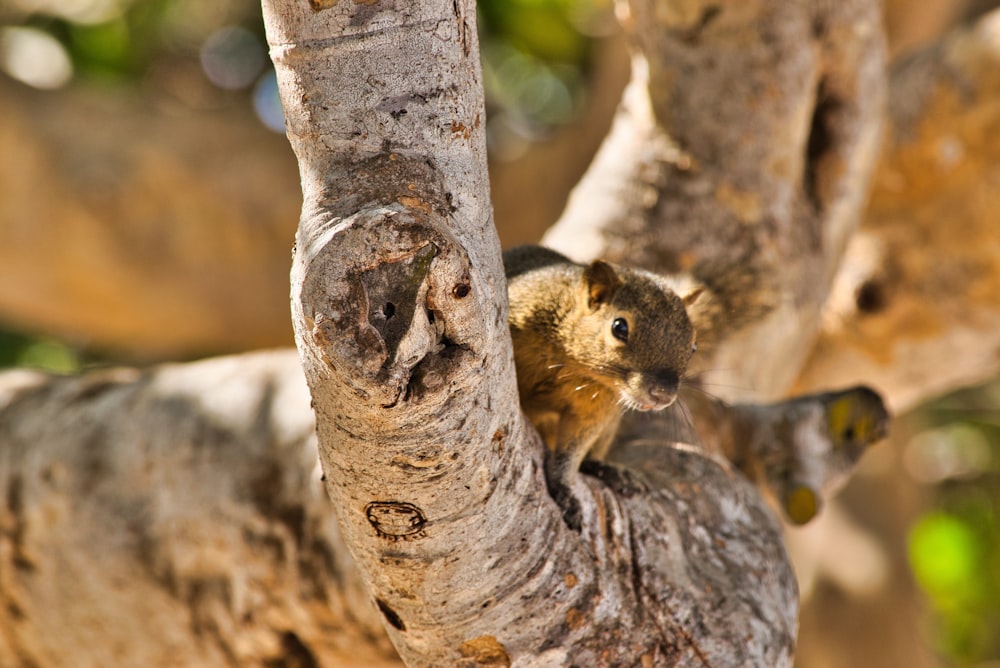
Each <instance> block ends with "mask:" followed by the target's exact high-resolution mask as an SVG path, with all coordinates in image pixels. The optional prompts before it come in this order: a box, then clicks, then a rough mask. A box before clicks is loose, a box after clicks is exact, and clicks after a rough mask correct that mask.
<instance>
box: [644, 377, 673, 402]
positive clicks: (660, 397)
mask: <svg viewBox="0 0 1000 668" xmlns="http://www.w3.org/2000/svg"><path fill="white" fill-rule="evenodd" d="M679 385H680V379H678V378H677V374H676V373H674V372H672V371H667V372H665V373H659V374H657V375H655V376H653V377H652V378H651V379H650V381H649V384H648V385H647V386H646V392H647V393H648V394H649V398H650V399H653V400H654V401H656V403H658V404H660V406H662V407H664V408H665V407H667V406H669V405H670V404H672V403H674V400H675V399H677V389H678V386H679Z"/></svg>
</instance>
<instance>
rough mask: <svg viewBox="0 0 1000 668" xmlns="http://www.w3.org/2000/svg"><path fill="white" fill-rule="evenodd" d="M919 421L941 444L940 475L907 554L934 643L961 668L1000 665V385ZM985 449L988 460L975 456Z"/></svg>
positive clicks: (954, 399) (954, 400) (962, 395)
mask: <svg viewBox="0 0 1000 668" xmlns="http://www.w3.org/2000/svg"><path fill="white" fill-rule="evenodd" d="M922 419H923V420H925V421H926V422H927V424H928V426H929V428H930V429H932V430H934V432H935V434H936V438H937V439H938V442H937V461H938V464H939V465H940V468H941V471H942V477H941V479H939V480H936V481H934V483H935V484H934V488H933V490H934V494H933V496H934V502H933V506H932V508H931V509H930V510H928V512H927V513H926V514H924V515H923V516H922V517H920V518H919V519H918V521H917V522H916V523H915V524H914V525H913V527H911V530H910V534H909V545H908V551H909V557H910V564H911V567H912V569H913V575H914V577H915V579H916V581H917V584H918V585H919V586H920V588H921V589H922V590H923V591H924V593H925V595H926V597H927V600H928V602H929V604H930V607H931V610H932V615H933V617H934V620H933V621H934V624H933V627H934V632H933V633H934V641H935V643H936V646H937V648H938V650H939V651H940V652H941V654H942V656H944V657H946V658H947V659H948V660H950V661H951V662H953V663H955V664H957V665H977V664H981V663H984V662H987V661H996V660H1000V518H998V513H1000V382H993V383H991V384H988V385H986V386H983V387H981V388H976V389H970V390H963V391H961V392H959V393H956V394H954V395H951V396H949V397H946V398H944V399H941V400H939V401H936V402H932V403H931V404H930V405H928V406H927V407H926V408H925V409H924V410H923V416H922ZM917 443H918V440H917V439H914V441H913V442H911V447H914V446H915V445H916V444H917ZM984 447H985V452H986V456H985V457H983V456H980V455H976V454H974V453H977V452H979V451H980V450H981V449H982V448H984ZM949 450H950V451H949ZM956 462H957V463H958V465H956ZM963 462H975V464H976V465H975V466H968V465H962V463H963Z"/></svg>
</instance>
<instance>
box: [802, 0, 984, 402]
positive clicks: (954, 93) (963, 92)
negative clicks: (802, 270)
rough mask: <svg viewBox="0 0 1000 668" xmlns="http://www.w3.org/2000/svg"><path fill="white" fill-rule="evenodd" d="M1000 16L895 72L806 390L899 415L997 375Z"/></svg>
mask: <svg viewBox="0 0 1000 668" xmlns="http://www.w3.org/2000/svg"><path fill="white" fill-rule="evenodd" d="M998 34H1000V10H994V11H993V12H991V13H989V14H987V15H985V16H984V17H982V18H981V19H979V20H978V21H977V22H976V24H975V25H973V26H971V27H969V28H966V29H962V30H959V31H957V32H955V33H953V34H952V35H950V36H949V37H948V38H947V39H946V40H944V41H943V42H942V43H941V44H940V45H938V46H935V47H933V48H931V49H928V50H926V51H924V52H922V53H920V54H918V55H916V56H915V57H913V58H912V59H909V60H907V61H905V62H903V63H901V64H900V65H899V66H898V67H897V68H895V70H894V71H893V73H892V78H891V92H892V95H891V104H890V106H889V110H890V113H891V120H892V132H891V133H889V135H888V136H887V138H886V142H885V146H884V148H883V155H882V162H881V165H880V167H879V170H878V172H877V176H876V178H875V179H874V181H873V185H874V188H873V191H872V195H871V201H870V202H869V205H868V211H867V213H866V215H865V219H864V223H863V225H862V228H861V230H860V231H859V233H858V234H857V235H856V236H855V237H854V238H853V239H852V240H851V247H850V249H849V250H848V253H847V255H846V258H845V262H844V264H843V266H842V267H841V269H840V273H839V275H838V277H837V281H836V284H835V287H834V290H833V293H832V295H831V298H830V300H829V302H828V303H827V305H826V307H825V313H824V318H823V320H822V324H823V328H822V331H821V335H820V337H819V339H818V341H817V342H816V345H815V348H814V349H813V351H812V353H811V354H810V357H809V360H808V363H807V365H806V367H805V368H804V369H803V370H802V372H801V376H800V378H799V380H798V385H797V386H798V388H800V389H802V390H806V391H808V390H810V389H814V388H820V387H831V386H834V387H835V386H843V385H847V384H851V383H855V382H860V381H862V379H863V382H867V383H872V384H874V385H875V386H876V387H878V388H879V389H880V390H881V391H882V392H884V393H885V394H886V396H887V398H888V400H889V402H890V404H891V405H892V406H893V408H894V409H897V410H904V409H907V408H910V407H912V406H914V405H915V404H916V403H918V402H919V401H921V400H924V399H927V398H929V397H933V396H936V395H938V394H942V393H944V392H947V391H948V390H951V389H955V388H957V387H961V386H965V385H970V384H974V383H977V382H983V381H985V380H987V379H989V378H992V377H994V376H995V375H996V374H997V372H998V371H1000V354H998V351H1000V305H998V301H997V298H996V295H997V294H1000V263H998V262H997V257H998V256H1000V246H998V244H1000V241H998V240H1000V226H998V225H997V217H996V211H997V209H998V207H1000V187H997V184H998V183H1000V160H998V157H1000V133H998V132H997V127H1000V56H998V55H997V49H996V43H997V35H998Z"/></svg>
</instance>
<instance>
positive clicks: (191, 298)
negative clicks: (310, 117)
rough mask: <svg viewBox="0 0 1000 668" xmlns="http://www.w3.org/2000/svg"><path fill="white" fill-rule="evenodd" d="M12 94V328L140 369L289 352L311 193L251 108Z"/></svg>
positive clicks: (4, 230)
mask: <svg viewBox="0 0 1000 668" xmlns="http://www.w3.org/2000/svg"><path fill="white" fill-rule="evenodd" d="M0 98H2V99H3V101H4V102H3V104H2V105H0V145H2V146H3V151H4V160H3V161H0V192H2V193H3V195H2V196H0V319H2V320H3V322H5V323H7V325H8V326H9V325H17V326H19V327H23V328H25V329H27V330H32V331H40V332H46V333H49V334H53V335H56V336H60V337H63V338H65V339H66V340H69V341H71V342H74V343H80V344H86V345H90V346H94V347H98V348H104V349H115V350H116V351H119V352H120V353H122V354H124V355H129V356H134V357H135V358H138V359H151V358H154V359H162V358H164V357H171V356H191V355H193V354H205V353H207V352H211V351H220V350H241V349H242V350H245V349H251V348H257V347H267V346H275V345H286V344H288V343H290V342H291V340H292V336H291V328H290V327H289V325H288V316H287V314H288V304H287V299H288V292H287V288H286V287H285V286H286V282H287V276H288V248H289V246H291V243H292V235H293V233H294V225H293V222H292V221H293V218H294V211H295V210H296V208H297V207H298V206H299V202H300V201H301V199H300V197H301V196H300V193H299V191H298V186H297V184H296V181H295V178H294V169H293V162H292V160H291V157H292V156H291V155H290V152H289V151H288V149H287V147H286V146H282V144H283V143H284V142H283V140H282V139H281V138H280V137H279V136H277V135H274V134H273V133H267V132H264V131H263V130H262V128H261V126H260V123H259V122H258V121H257V119H255V118H253V117H252V114H251V113H250V111H249V109H247V108H246V106H245V105H242V106H239V107H237V106H235V105H233V106H229V107H226V108H223V109H221V110H219V111H217V112H215V113H206V112H202V113H196V112H194V111H193V110H190V109H188V110H185V109H183V108H181V109H178V108H177V105H176V103H175V102H171V101H169V100H165V99H163V98H162V97H157V96H153V95H150V96H147V98H145V99H143V100H142V101H140V100H138V99H137V98H136V97H135V96H134V94H128V93H125V92H121V91H114V92H112V91H110V90H106V89H101V90H99V91H98V90H96V89H89V90H85V89H82V88H81V89H74V90H67V91H61V92H58V93H42V92H39V91H32V90H30V89H27V88H22V87H18V86H16V85H15V84H12V83H11V82H9V81H5V80H2V79H0ZM123 138H127V139H126V140H123ZM235 156H239V158H238V159H237V158H236V157H235ZM282 165H283V166H284V169H282Z"/></svg>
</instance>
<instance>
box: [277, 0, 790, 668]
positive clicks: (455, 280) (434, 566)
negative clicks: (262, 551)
mask: <svg viewBox="0 0 1000 668" xmlns="http://www.w3.org/2000/svg"><path fill="white" fill-rule="evenodd" d="M265 23H266V25H267V27H268V35H269V39H270V41H271V44H272V56H273V58H274V60H275V63H276V66H277V69H278V79H279V84H280V87H281V90H282V98H283V101H284V103H285V108H286V114H287V116H288V118H289V139H290V140H291V142H292V146H293V148H294V150H295V152H296V155H297V157H298V159H299V166H300V172H301V175H302V181H303V192H304V199H305V202H304V208H303V216H302V219H301V221H300V229H299V236H298V241H297V252H296V255H295V259H294V265H293V271H292V285H293V289H292V294H293V298H292V301H293V321H294V324H295V327H296V340H297V343H298V346H299V350H300V354H301V355H302V359H303V364H304V369H305V374H306V379H307V381H308V383H309V386H310V389H311V392H312V397H313V402H314V407H315V411H316V418H317V434H318V437H319V445H320V448H319V450H320V461H321V462H322V463H323V467H324V471H325V472H326V475H327V485H328V490H329V492H330V496H331V499H332V501H333V504H334V506H335V507H336V508H337V513H338V517H339V519H340V521H341V526H342V528H343V531H344V535H345V540H346V542H347V544H348V546H349V548H350V549H351V551H352V554H353V555H354V557H355V559H356V561H357V563H358V566H359V568H360V569H361V572H362V574H363V576H364V578H365V580H366V582H367V583H368V584H369V586H370V587H371V589H372V593H373V595H374V597H375V599H376V601H377V603H378V606H379V609H380V610H381V611H382V613H383V615H384V617H385V624H386V630H387V631H388V633H389V636H390V638H391V639H392V641H393V643H394V645H395V646H396V648H397V649H398V650H399V652H400V655H401V656H402V658H403V659H404V661H405V662H406V663H407V664H408V665H427V666H436V665H451V664H457V663H463V662H464V663H469V664H484V663H497V664H501V665H506V664H511V665H553V664H554V665H634V664H638V663H647V664H649V665H713V666H723V665H731V666H737V665H739V666H749V665H757V666H778V665H787V664H788V663H789V662H790V660H791V651H792V647H793V645H794V636H795V617H796V599H795V585H794V580H793V578H792V576H791V571H790V567H789V564H788V562H787V559H786V558H785V556H784V552H783V548H782V547H781V543H780V540H779V538H778V526H777V524H776V523H775V522H774V520H773V518H772V517H771V515H770V514H769V512H768V511H767V510H766V508H765V506H764V504H763V502H762V500H761V498H760V497H759V495H758V494H757V493H756V491H755V490H754V489H753V488H752V487H751V486H750V485H749V484H748V483H747V482H746V481H740V479H739V478H738V476H736V474H734V473H733V472H732V471H731V470H730V469H729V468H728V467H727V466H725V465H724V464H720V463H717V462H715V461H713V460H711V459H709V458H708V457H706V456H705V455H701V454H696V453H689V452H686V451H684V450H671V449H670V448H667V447H663V445H660V446H659V447H650V445H651V444H650V442H649V441H639V442H638V443H637V444H633V445H631V446H626V447H624V448H623V449H622V450H621V452H620V458H619V460H618V461H620V462H625V463H627V464H628V468H627V469H621V468H617V467H612V466H607V467H602V468H600V470H599V471H598V472H597V473H598V476H597V477H596V478H595V477H586V478H585V477H580V478H578V479H577V480H576V481H575V483H574V484H575V487H576V489H575V492H576V493H577V494H578V495H579V496H580V497H581V501H582V506H583V515H584V521H583V525H584V526H583V530H582V531H581V532H580V533H577V532H575V531H573V530H571V529H569V528H568V527H567V526H566V525H565V524H564V523H563V522H562V520H561V516H560V515H561V514H560V512H559V510H558V508H557V507H556V505H555V504H554V503H553V501H552V500H551V498H549V496H548V494H547V493H546V491H545V482H544V480H543V477H542V473H541V467H540V466H539V462H540V452H539V442H538V439H537V435H536V434H535V433H534V431H533V430H526V429H525V424H524V422H523V420H522V416H521V413H520V409H519V406H518V397H517V394H516V389H515V383H514V375H513V368H512V362H511V354H510V347H509V346H510V344H509V334H508V331H507V326H506V308H505V302H506V300H505V293H504V290H503V279H502V269H501V267H500V264H499V244H498V243H497V241H496V237H495V235H494V234H493V233H492V228H491V227H490V218H489V209H488V204H487V203H488V193H487V190H486V183H487V182H486V160H485V152H484V144H483V128H482V123H481V119H482V113H483V112H482V98H481V90H480V82H479V65H478V57H477V56H478V46H477V40H476V37H475V28H474V10H473V7H472V5H471V4H465V3H451V2H441V3H422V4H421V5H420V6H419V9H411V10H410V11H408V12H403V11H399V10H392V9H389V8H374V9H368V8H364V7H361V6H357V7H355V6H342V5H340V4H335V5H332V6H330V7H323V8H319V7H315V8H314V9H310V8H309V7H307V6H306V5H304V4H303V5H300V6H290V5H277V4H270V3H265ZM390 55H391V56H392V57H390ZM358 70H361V71H364V72H366V73H368V75H367V76H366V77H364V78H361V77H357V76H356V74H355V73H356V72H357V71H358ZM345 101H350V104H348V103H346V102H345ZM637 469H638V470H639V471H640V472H635V471H636V470H637ZM667 472H670V473H669V475H668V474H667ZM667 483H669V485H668V484H667ZM514 546H516V547H514ZM525 620H530V623H526V621H525Z"/></svg>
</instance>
